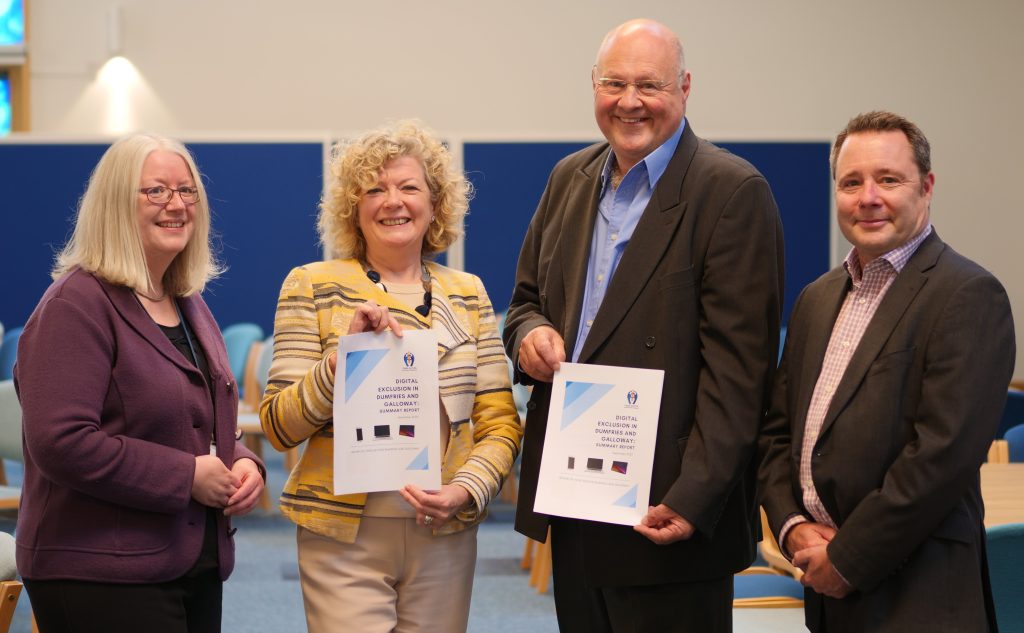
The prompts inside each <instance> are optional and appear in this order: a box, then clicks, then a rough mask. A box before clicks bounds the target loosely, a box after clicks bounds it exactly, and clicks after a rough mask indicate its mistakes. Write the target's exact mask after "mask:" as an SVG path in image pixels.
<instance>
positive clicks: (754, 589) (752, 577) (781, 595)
mask: <svg viewBox="0 0 1024 633" xmlns="http://www.w3.org/2000/svg"><path fill="white" fill-rule="evenodd" d="M732 606H733V607H734V608H762V609H763V608H768V607H793V608H796V607H803V606H804V587H803V585H801V584H800V581H798V580H796V579H794V578H793V577H792V576H784V575H779V574H773V573H749V574H737V575H736V576H733V601H732Z"/></svg>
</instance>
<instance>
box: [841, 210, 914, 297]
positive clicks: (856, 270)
mask: <svg viewBox="0 0 1024 633" xmlns="http://www.w3.org/2000/svg"><path fill="white" fill-rule="evenodd" d="M931 233H932V224H931V222H929V223H928V224H927V225H926V226H925V227H924V229H923V230H922V231H921V232H920V233H918V234H917V235H916V236H914V237H913V238H912V239H911V240H910V241H909V242H907V243H905V244H903V245H902V246H897V247H896V248H894V249H892V250H891V251H889V252H888V253H885V254H883V255H881V256H880V257H878V259H876V260H874V261H872V262H869V263H868V266H871V264H872V263H874V262H875V261H878V260H882V261H884V262H886V263H888V264H889V265H890V266H891V267H892V269H893V270H895V271H896V274H899V273H900V272H902V271H903V267H904V266H906V265H907V262H908V261H910V257H911V255H913V254H914V252H915V251H917V247H918V246H920V245H921V242H923V241H924V240H925V238H926V237H928V236H929V235H931ZM843 267H845V268H846V273H847V274H848V275H850V279H852V280H853V282H854V283H860V280H861V278H862V277H863V276H864V271H863V270H862V269H861V266H860V257H858V252H857V247H856V246H854V247H853V248H851V249H850V252H849V253H847V255H846V259H845V260H844V261H843Z"/></svg>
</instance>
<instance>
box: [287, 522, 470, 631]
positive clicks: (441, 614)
mask: <svg viewBox="0 0 1024 633" xmlns="http://www.w3.org/2000/svg"><path fill="white" fill-rule="evenodd" d="M476 532H477V528H476V526H474V527H472V528H470V529H468V530H465V531H463V532H459V533H457V534H451V535H448V536H433V534H431V531H430V529H429V528H426V527H423V526H419V525H416V520H415V519H391V518H377V517H366V516H364V517H363V518H362V520H361V522H360V525H359V534H358V535H357V536H356V542H355V543H342V542H340V541H336V540H334V539H332V538H328V537H325V536H320V535H319V534H315V533H313V532H310V531H309V530H307V529H305V528H302V527H300V528H298V535H297V540H298V548H299V576H300V578H301V581H302V598H303V601H304V602H305V605H306V625H307V627H308V629H309V632H310V633H341V632H343V631H358V632H359V633H391V632H392V631H394V632H395V633H419V632H427V631H430V632H431V633H465V631H466V626H467V622H468V620H469V599H470V595H471V594H472V591H473V571H474V568H475V565H476Z"/></svg>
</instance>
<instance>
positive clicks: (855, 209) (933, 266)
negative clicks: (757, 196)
mask: <svg viewBox="0 0 1024 633" xmlns="http://www.w3.org/2000/svg"><path fill="white" fill-rule="evenodd" d="M832 173H833V177H834V178H835V186H836V208H837V211H838V223H839V228H840V229H841V230H842V232H843V235H845V236H846V239H847V240H849V241H850V243H852V244H853V250H852V251H851V252H850V254H849V255H848V256H847V258H846V261H845V263H844V264H843V266H841V267H839V268H837V269H835V270H833V271H831V272H829V273H827V274H825V275H824V276H822V277H821V278H819V279H818V280H817V281H815V282H814V283H812V284H811V285H809V286H808V287H807V288H805V289H804V291H803V293H802V294H801V295H800V298H799V299H798V300H797V303H796V305H795V307H794V308H793V313H792V317H791V318H790V323H789V330H788V335H787V337H786V346H785V350H784V352H783V357H782V364H781V366H780V368H779V371H778V374H777V375H776V379H775V389H774V393H773V397H772V407H771V410H770V412H769V415H768V417H767V419H766V421H765V424H764V428H763V429H762V435H761V452H762V455H763V457H764V461H763V464H762V466H761V472H760V479H761V484H762V486H763V494H764V507H765V510H766V511H767V513H768V518H769V521H770V523H771V525H772V528H773V531H775V533H776V534H778V535H779V542H780V543H782V544H783V545H784V550H785V551H787V553H789V554H792V556H793V562H794V564H796V565H797V566H798V567H800V568H801V569H803V570H804V571H805V572H806V573H805V575H804V576H803V583H804V584H805V585H806V586H807V587H808V591H807V592H806V619H807V626H808V628H810V630H811V631H814V632H824V631H827V632H828V633H835V632H837V631H850V632H857V633H871V632H883V631H891V632H893V633H895V632H900V633H903V632H906V631H914V630H919V631H928V632H929V633H933V632H936V631H950V632H953V631H956V632H961V631H994V630H995V617H994V613H993V608H992V599H991V592H990V590H989V583H988V572H987V565H986V559H985V529H984V525H983V524H982V518H983V516H984V509H983V505H982V500H981V491H980V485H979V474H978V471H979V468H980V466H981V463H982V461H984V459H985V455H986V451H987V450H988V447H989V445H990V444H991V442H992V438H993V436H994V434H995V431H996V427H997V425H998V422H999V417H1000V412H1001V410H1002V406H1003V403H1004V401H1005V398H1006V386H1007V383H1008V382H1009V380H1010V378H1011V376H1012V373H1013V363H1014V354H1015V348H1014V334H1013V319H1012V316H1011V314H1010V304H1009V301H1008V299H1007V296H1006V292H1005V291H1004V290H1003V287H1002V286H1001V285H1000V284H999V282H998V281H997V280H996V279H995V277H993V276H992V275H991V274H990V273H988V272H987V271H986V270H984V269H983V268H981V267H980V266H978V265H977V264H975V263H974V262H971V261H970V260H968V259H966V258H964V257H963V256H961V255H959V254H957V253H956V252H955V251H954V250H953V249H952V248H950V247H949V246H947V245H946V244H945V243H944V242H943V241H942V240H940V239H939V237H938V235H937V234H936V232H935V231H934V229H933V228H932V226H931V222H930V205H931V199H932V193H933V191H934V185H935V176H934V175H933V174H932V173H931V159H930V150H929V145H928V141H927V139H926V138H925V137H924V134H923V133H922V132H921V130H920V129H919V128H918V127H917V126H916V125H914V124H913V123H911V122H910V121H907V120H906V119H904V118H903V117H900V116H898V115H895V114H892V113H888V112H870V113H867V114H862V115H860V116H857V117H855V118H854V119H852V120H851V121H850V122H849V123H848V124H847V126H846V129H844V130H843V131H842V132H841V133H840V134H839V136H838V138H837V139H836V143H835V146H834V148H833V150H832Z"/></svg>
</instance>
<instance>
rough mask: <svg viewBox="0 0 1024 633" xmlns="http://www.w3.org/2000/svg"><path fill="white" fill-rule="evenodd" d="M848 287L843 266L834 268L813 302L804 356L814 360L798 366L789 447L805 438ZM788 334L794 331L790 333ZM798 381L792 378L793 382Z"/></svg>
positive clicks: (848, 283)
mask: <svg viewBox="0 0 1024 633" xmlns="http://www.w3.org/2000/svg"><path fill="white" fill-rule="evenodd" d="M849 287H850V277H849V275H847V274H846V271H845V270H843V269H842V268H839V269H836V270H833V271H832V272H831V273H829V277H828V278H827V279H826V280H825V287H824V288H823V292H822V295H823V296H822V297H821V299H820V300H819V299H817V297H816V298H815V302H816V303H815V305H814V306H813V307H812V308H811V310H812V312H813V314H812V315H811V317H810V319H808V326H807V343H806V345H805V351H804V354H803V358H807V359H814V362H813V363H811V362H804V363H801V365H800V376H799V377H798V381H799V382H798V383H797V384H799V385H800V391H799V392H798V393H797V400H796V402H797V405H796V411H797V412H798V414H797V415H796V416H794V417H793V420H792V422H791V428H792V429H793V442H792V446H793V449H794V450H795V451H799V450H800V446H801V445H802V443H803V439H804V427H805V425H806V424H807V411H808V409H809V408H810V406H811V396H812V395H813V394H814V387H815V385H816V384H817V382H818V376H819V374H821V367H822V365H823V364H824V361H825V352H826V351H827V350H828V342H829V339H830V338H832V328H833V327H834V326H835V323H836V319H837V318H838V317H839V310H840V308H842V306H843V300H844V299H845V298H846V293H847V291H848V290H849ZM789 335H790V336H795V335H797V333H795V332H790V333H789ZM794 382H797V381H791V382H790V384H793V383H794Z"/></svg>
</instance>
